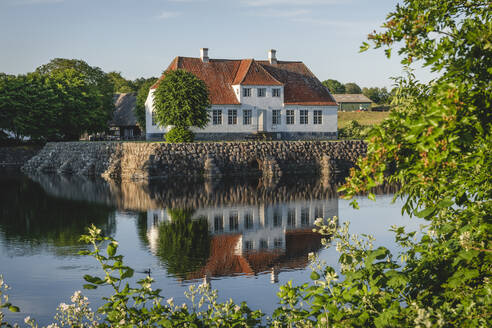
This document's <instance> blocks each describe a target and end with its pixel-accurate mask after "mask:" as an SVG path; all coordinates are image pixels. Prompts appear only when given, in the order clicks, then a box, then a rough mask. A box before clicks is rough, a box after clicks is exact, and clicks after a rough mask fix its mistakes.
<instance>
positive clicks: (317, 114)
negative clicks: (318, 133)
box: [313, 110, 323, 124]
mask: <svg viewBox="0 0 492 328" xmlns="http://www.w3.org/2000/svg"><path fill="white" fill-rule="evenodd" d="M322 123H323V114H322V111H320V110H315V111H314V112H313V124H322Z"/></svg>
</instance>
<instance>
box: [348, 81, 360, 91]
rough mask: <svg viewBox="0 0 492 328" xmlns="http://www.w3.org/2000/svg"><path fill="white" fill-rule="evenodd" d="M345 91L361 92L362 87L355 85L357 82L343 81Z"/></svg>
mask: <svg viewBox="0 0 492 328" xmlns="http://www.w3.org/2000/svg"><path fill="white" fill-rule="evenodd" d="M345 93H349V94H352V93H362V89H361V88H360V87H359V86H358V85H357V83H354V82H349V83H345Z"/></svg>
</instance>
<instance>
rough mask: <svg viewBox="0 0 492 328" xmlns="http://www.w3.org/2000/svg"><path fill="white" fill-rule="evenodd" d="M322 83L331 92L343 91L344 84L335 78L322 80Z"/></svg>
mask: <svg viewBox="0 0 492 328" xmlns="http://www.w3.org/2000/svg"><path fill="white" fill-rule="evenodd" d="M322 84H323V85H324V86H325V87H327V88H328V90H330V93H332V94H337V93H345V86H344V85H343V84H342V83H340V82H338V81H337V80H331V79H328V80H325V81H323V82H322Z"/></svg>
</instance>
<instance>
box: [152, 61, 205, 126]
mask: <svg viewBox="0 0 492 328" xmlns="http://www.w3.org/2000/svg"><path fill="white" fill-rule="evenodd" d="M208 107H210V101H209V98H208V88H207V85H206V84H205V82H203V81H202V80H200V79H198V78H197V77H196V76H195V75H193V74H192V73H190V72H187V71H185V70H180V69H178V70H175V71H166V72H164V78H163V79H162V80H161V81H160V82H159V85H158V87H157V89H156V90H155V92H154V111H155V113H156V121H157V124H159V125H160V126H169V125H171V126H173V127H176V128H180V129H186V130H188V129H189V128H190V127H192V126H195V127H198V128H204V127H205V126H206V125H207V123H208V120H209V118H208V113H207V108H208Z"/></svg>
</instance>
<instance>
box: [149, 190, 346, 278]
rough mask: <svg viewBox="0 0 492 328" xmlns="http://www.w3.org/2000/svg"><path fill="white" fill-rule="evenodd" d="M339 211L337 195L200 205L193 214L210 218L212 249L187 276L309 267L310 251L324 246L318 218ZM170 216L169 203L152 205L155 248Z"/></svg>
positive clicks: (151, 236) (151, 242)
mask: <svg viewBox="0 0 492 328" xmlns="http://www.w3.org/2000/svg"><path fill="white" fill-rule="evenodd" d="M334 216H338V199H337V198H332V199H327V200H306V201H294V202H281V203H276V204H259V205H240V206H233V205H232V206H221V207H206V208H199V209H197V210H196V211H195V212H194V214H193V216H192V218H193V219H198V218H205V219H207V222H208V226H209V231H210V233H211V243H210V254H209V258H208V259H207V261H206V264H205V266H203V267H202V268H201V269H199V270H198V271H195V272H188V273H186V274H185V275H184V276H185V277H186V278H187V279H197V278H202V277H204V276H208V277H213V276H228V275H236V274H257V273H260V272H265V271H270V270H273V271H272V272H278V271H279V270H282V269H283V270H285V269H298V268H304V267H305V266H306V265H307V263H308V253H310V252H315V251H318V250H319V249H320V248H321V236H320V235H319V234H317V233H314V232H313V231H312V230H313V227H314V220H315V219H316V218H325V219H329V218H332V217H334ZM170 221H171V218H170V216H169V214H168V212H167V210H166V209H158V210H149V211H147V227H148V230H147V238H148V241H149V245H150V249H151V251H152V252H153V253H154V254H156V253H157V250H158V247H159V245H158V242H159V241H158V240H159V228H158V227H159V224H161V223H163V222H170ZM161 251H165V250H161ZM272 280H274V279H272Z"/></svg>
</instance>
